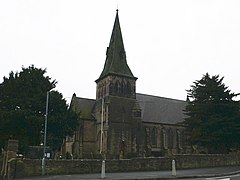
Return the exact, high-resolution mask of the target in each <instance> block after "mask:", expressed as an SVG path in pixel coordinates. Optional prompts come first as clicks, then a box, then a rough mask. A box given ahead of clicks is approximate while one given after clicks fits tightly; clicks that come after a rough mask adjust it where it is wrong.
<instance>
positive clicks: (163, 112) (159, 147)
mask: <svg viewBox="0 0 240 180" xmlns="http://www.w3.org/2000/svg"><path fill="white" fill-rule="evenodd" d="M137 79H138V78H137V77H135V76H134V75H133V73H132V71H131V69H130V67H129V66H128V64H127V59H126V53H125V49H124V43H123V38H122V33H121V28H120V23H119V16H118V10H117V12H116V17H115V22H114V26H113V30H112V34H111V38H110V43H109V46H108V47H107V51H106V60H105V64H104V68H103V70H102V73H101V74H100V76H99V77H98V78H97V80H96V81H95V82H96V99H86V98H81V97H78V96H77V95H76V94H73V96H72V100H71V104H70V108H71V109H73V110H74V111H75V112H76V113H77V114H78V117H79V124H78V127H77V130H76V132H75V134H74V135H73V137H67V138H66V139H65V140H64V146H63V153H70V154H72V156H73V158H100V157H104V158H107V159H124V158H133V157H150V156H153V157H154V156H155V157H157V156H165V155H171V154H183V153H186V151H187V148H186V147H187V145H186V137H185V134H184V129H185V127H184V125H183V124H182V122H183V121H184V118H185V114H184V111H183V110H184V109H185V106H186V101H181V100H176V99H170V98H164V97H157V96H152V95H147V94H140V93H136V82H137Z"/></svg>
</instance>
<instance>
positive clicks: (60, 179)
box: [21, 166, 240, 180]
mask: <svg viewBox="0 0 240 180" xmlns="http://www.w3.org/2000/svg"><path fill="white" fill-rule="evenodd" d="M234 174H240V166H231V167H215V168H202V169H185V170H177V171H176V175H172V171H150V172H149V171H148V172H120V173H107V172H106V174H105V178H104V179H109V180H110V179H112V180H115V179H119V180H122V179H124V180H127V179H128V180H130V179H142V180H157V179H190V178H209V177H219V176H227V175H234ZM36 179H40V180H41V179H42V180H77V179H78V180H79V179H84V180H97V179H101V174H100V173H98V174H74V175H52V176H41V177H30V178H23V179H21V180H36Z"/></svg>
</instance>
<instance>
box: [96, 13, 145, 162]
mask: <svg viewBox="0 0 240 180" xmlns="http://www.w3.org/2000/svg"><path fill="white" fill-rule="evenodd" d="M136 80H137V78H136V77H135V76H134V75H133V73H132V71H131V70H130V68H129V66H128V64H127V59H126V52H125V49H124V44H123V38H122V33H121V28H120V23H119V16H118V10H117V12H116V17H115V22H114V26H113V30H112V35H111V39H110V43H109V46H108V47H107V52H106V60H105V64H104V68H103V71H102V73H101V75H100V77H99V78H98V79H97V80H96V81H95V82H96V83H97V89H96V105H95V118H96V130H97V133H96V134H97V140H96V142H97V147H98V149H99V151H100V153H102V154H104V156H106V157H109V158H125V157H127V154H136V153H138V152H137V151H138V150H137V149H139V145H138V144H139V142H138V140H137V133H138V132H137V131H139V130H140V127H141V110H140V108H139V105H138V103H137V100H136ZM136 107H137V108H136ZM102 129H103V131H102ZM102 132H103V133H102Z"/></svg>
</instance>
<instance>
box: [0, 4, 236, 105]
mask: <svg viewBox="0 0 240 180" xmlns="http://www.w3.org/2000/svg"><path fill="white" fill-rule="evenodd" d="M117 6H118V8H119V18H120V24H121V29H122V34H123V40H124V45H125V50H126V55H127V61H128V64H129V66H130V68H131V70H132V72H133V74H134V76H136V77H138V80H137V92H139V93H144V94H151V95H156V96H162V97H169V98H174V99H182V100H185V99H186V91H185V90H186V89H189V88H190V85H191V84H192V82H193V81H195V80H198V79H200V78H201V77H202V75H203V74H205V73H206V72H209V73H210V75H216V74H220V76H224V77H225V79H224V83H225V84H226V85H227V86H229V88H230V89H231V90H232V91H233V92H235V93H237V92H240V83H239V67H240V61H239V59H240V53H239V52H240V1H239V0H131V1H129V0H118V2H117V1H116V0H101V1H99V0H85V1H84V0H1V1H0V62H1V64H0V77H1V81H0V82H2V77H3V76H8V74H9V72H10V71H14V72H15V71H20V70H21V67H22V66H24V67H28V66H29V65H31V64H34V65H35V66H36V67H38V68H40V67H42V68H47V72H48V73H47V74H48V75H49V76H50V77H52V78H54V79H56V80H57V81H58V84H57V90H59V91H60V92H61V93H63V96H64V97H65V98H66V99H67V100H68V101H69V100H70V99H69V98H70V97H71V96H72V94H73V93H74V92H75V93H76V94H77V96H80V97H86V98H95V88H96V84H95V82H94V81H95V80H96V79H97V78H98V77H99V75H100V73H101V71H102V69H103V66H104V62H105V54H106V48H107V46H108V44H109V40H110V36H111V31H112V28H113V23H114V18H115V14H116V8H117Z"/></svg>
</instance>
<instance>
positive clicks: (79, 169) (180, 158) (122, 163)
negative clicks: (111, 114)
mask: <svg viewBox="0 0 240 180" xmlns="http://www.w3.org/2000/svg"><path fill="white" fill-rule="evenodd" d="M173 159H175V161H176V168H177V169H186V168H205V167H218V166H236V165H240V155H239V154H229V155H208V154H207V155H176V156H173V157H160V158H135V159H124V160H106V173H108V172H127V171H159V170H171V162H172V160H173ZM100 172H101V160H47V161H46V174H47V175H54V174H81V173H100ZM10 173H11V174H10V177H18V178H20V177H27V176H40V175H41V160H30V159H18V160H13V161H11V162H10Z"/></svg>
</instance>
